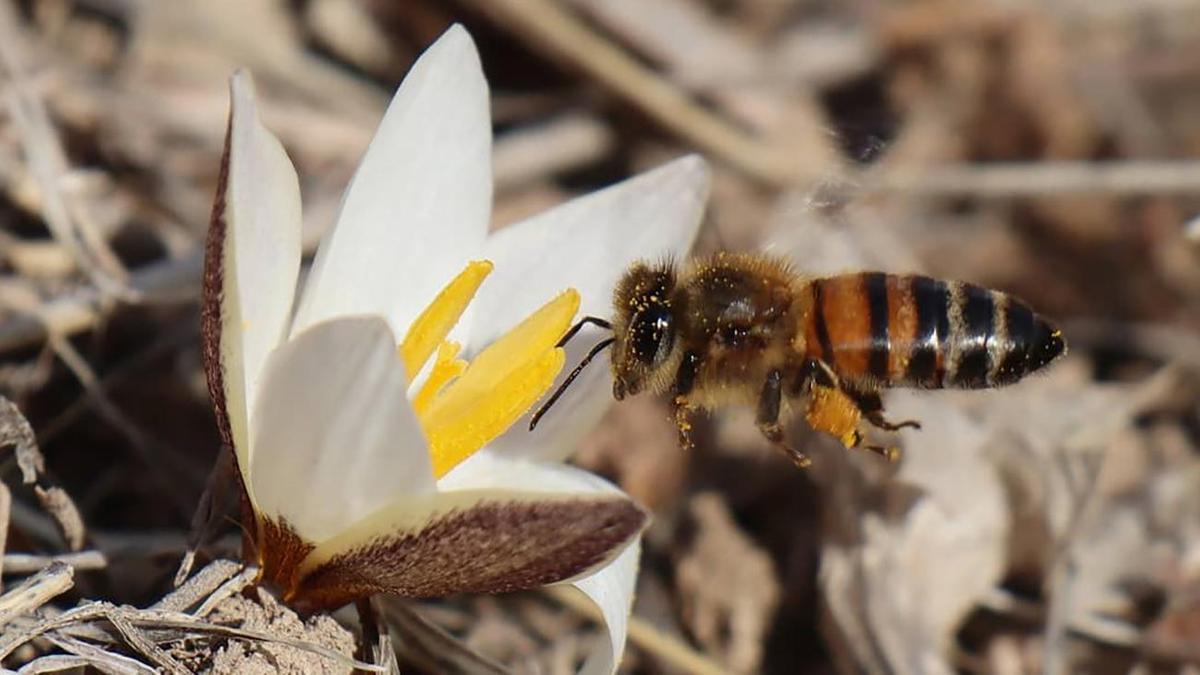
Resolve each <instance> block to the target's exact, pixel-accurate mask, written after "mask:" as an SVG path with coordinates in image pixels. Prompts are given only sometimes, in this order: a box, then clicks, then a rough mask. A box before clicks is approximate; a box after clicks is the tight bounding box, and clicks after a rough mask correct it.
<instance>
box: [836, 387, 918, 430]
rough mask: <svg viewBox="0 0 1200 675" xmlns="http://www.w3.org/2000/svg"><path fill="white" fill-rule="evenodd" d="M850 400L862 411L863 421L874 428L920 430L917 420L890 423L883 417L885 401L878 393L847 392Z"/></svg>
mask: <svg viewBox="0 0 1200 675" xmlns="http://www.w3.org/2000/svg"><path fill="white" fill-rule="evenodd" d="M846 393H847V394H848V395H849V396H850V398H852V399H854V402H855V404H857V405H858V409H859V410H860V411H862V416H863V419H865V420H866V421H868V422H870V423H871V424H873V425H874V426H876V427H878V428H880V429H883V430H884V431H899V430H901V429H906V428H908V429H920V428H921V423H920V422H918V421H917V420H904V421H903V422H889V421H888V420H887V418H885V417H884V416H883V400H882V399H881V398H880V397H879V392H877V391H868V392H862V391H851V390H849V389H847V390H846Z"/></svg>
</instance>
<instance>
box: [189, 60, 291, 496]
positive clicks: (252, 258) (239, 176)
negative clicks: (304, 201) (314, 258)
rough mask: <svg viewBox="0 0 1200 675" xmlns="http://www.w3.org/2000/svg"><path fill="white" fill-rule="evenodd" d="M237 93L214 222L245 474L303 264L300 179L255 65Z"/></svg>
mask: <svg viewBox="0 0 1200 675" xmlns="http://www.w3.org/2000/svg"><path fill="white" fill-rule="evenodd" d="M230 95H231V98H232V103H231V106H232V107H231V110H232V112H231V114H230V122H229V124H230V130H229V150H228V151H229V155H228V162H229V163H228V165H227V167H226V174H225V181H226V182H225V184H224V186H223V188H224V193H223V196H224V199H223V200H222V198H221V197H222V195H221V193H218V198H217V199H218V201H217V206H216V208H215V209H214V211H215V213H214V224H213V227H214V228H222V227H223V228H224V229H223V232H221V233H220V234H221V235H223V236H222V239H223V242H222V243H223V251H222V252H221V255H222V257H223V261H224V262H223V265H222V274H221V278H220V279H219V280H213V283H217V282H218V281H219V283H220V284H221V287H222V288H221V290H222V293H221V296H222V301H221V339H220V342H221V365H222V370H223V377H224V389H225V409H226V412H227V414H228V415H229V421H230V426H231V431H232V433H233V438H234V445H235V447H236V449H237V452H238V465H239V468H241V470H242V471H243V475H245V472H246V471H248V468H249V452H250V444H249V443H248V442H247V440H248V438H247V429H248V428H249V425H250V422H249V421H248V420H249V419H250V418H251V417H252V416H253V410H254V394H255V392H256V391H257V390H258V382H259V378H260V375H261V371H262V367H263V363H264V362H265V361H266V359H267V355H268V354H269V353H270V351H271V350H272V349H274V348H275V346H276V345H278V344H279V342H281V341H282V340H283V338H284V336H285V335H286V334H287V323H288V320H289V319H290V317H291V312H292V299H293V296H294V293H295V288H296V278H297V275H298V274H299V270H300V186H299V182H298V180H297V178H296V170H295V169H294V168H293V167H292V163H291V161H289V160H288V157H287V153H285V152H284V150H283V146H282V145H280V143H279V140H278V139H277V138H275V136H274V135H273V134H271V132H270V131H268V130H267V129H266V127H264V126H263V124H262V122H261V120H259V117H258V110H257V107H256V105H255V101H254V82H253V80H252V79H251V78H250V74H249V73H247V72H246V71H238V72H236V73H234V75H233V77H232V78H231V80H230ZM217 253H218V252H217V251H215V250H210V251H209V255H215V254H217ZM206 283H208V280H207V279H206Z"/></svg>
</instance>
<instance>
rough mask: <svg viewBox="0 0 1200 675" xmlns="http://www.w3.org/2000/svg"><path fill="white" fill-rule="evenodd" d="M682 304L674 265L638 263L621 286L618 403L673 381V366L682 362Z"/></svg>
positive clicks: (616, 296)
mask: <svg viewBox="0 0 1200 675" xmlns="http://www.w3.org/2000/svg"><path fill="white" fill-rule="evenodd" d="M681 301H682V299H681V298H679V297H677V294H676V293H675V270H674V267H673V265H672V264H671V263H670V262H663V263H659V264H656V265H653V266H651V265H647V264H646V263H641V262H639V263H635V264H634V265H633V266H632V267H630V268H629V271H627V272H626V273H625V276H623V277H622V278H621V281H620V283H618V284H617V288H616V291H615V292H614V293H613V310H614V311H613V338H614V339H615V342H614V343H613V357H612V370H613V397H615V398H616V399H617V400H618V401H619V400H621V399H623V398H625V397H626V396H633V395H635V394H637V393H639V392H641V391H642V390H644V389H646V388H647V386H649V387H651V388H652V389H659V388H661V384H662V383H665V382H669V381H670V378H671V376H672V375H673V373H672V369H671V367H670V365H671V363H673V362H677V361H678V355H677V354H676V352H677V351H678V350H677V349H676V346H677V345H678V340H677V339H676V332H677V330H678V328H679V327H678V325H677V323H676V317H677V316H679V315H680V314H679V313H680V311H681V310H682V307H680V306H679V304H680V303H681Z"/></svg>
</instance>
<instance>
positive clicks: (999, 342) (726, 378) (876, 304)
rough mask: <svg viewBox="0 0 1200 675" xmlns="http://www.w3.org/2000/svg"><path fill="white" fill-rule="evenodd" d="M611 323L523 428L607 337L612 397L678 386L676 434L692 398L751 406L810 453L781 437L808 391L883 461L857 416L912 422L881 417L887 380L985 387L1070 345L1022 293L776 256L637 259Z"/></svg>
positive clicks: (832, 428) (769, 431)
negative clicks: (827, 269) (792, 262)
mask: <svg viewBox="0 0 1200 675" xmlns="http://www.w3.org/2000/svg"><path fill="white" fill-rule="evenodd" d="M589 323H591V324H595V325H598V326H600V327H602V328H605V329H609V330H611V331H612V334H611V336H608V337H606V338H605V339H603V340H602V341H600V342H599V343H598V344H597V345H595V347H593V348H592V350H591V351H590V352H589V353H588V354H587V356H586V357H585V358H584V359H583V360H582V361H581V363H580V364H579V366H578V367H577V368H576V369H575V370H574V371H573V372H572V373H571V374H570V375H569V376H568V377H567V379H566V380H565V381H564V382H563V384H562V385H561V386H560V387H559V389H558V390H557V391H555V393H554V395H553V396H551V397H550V398H549V399H548V400H547V401H546V403H545V404H544V405H543V406H542V407H541V408H540V409H539V410H538V411H537V413H536V414H535V415H534V416H533V419H532V421H531V423H530V429H532V428H534V426H536V425H537V422H538V420H539V419H541V417H542V415H544V414H545V413H546V411H547V410H548V409H549V408H550V407H551V406H552V405H554V402H555V401H556V400H557V399H558V398H559V396H561V395H562V393H563V392H564V391H565V390H566V388H567V387H568V386H570V384H571V382H572V381H573V380H574V379H575V377H576V376H577V375H578V374H579V373H580V371H582V369H583V368H584V367H585V366H587V364H588V363H589V362H590V361H591V360H592V359H593V358H594V357H596V356H597V355H598V354H599V353H600V352H602V351H603V350H605V349H607V348H609V347H611V348H612V358H611V367H612V376H613V396H614V397H615V398H616V399H617V400H618V401H619V400H621V399H624V398H625V397H627V396H633V395H636V394H639V393H642V392H653V393H665V392H670V393H671V394H672V395H673V399H672V403H673V406H674V417H675V423H676V426H677V427H678V429H679V435H680V442H681V444H682V445H684V446H685V447H687V446H690V445H691V440H690V436H689V432H690V430H691V422H690V421H689V420H690V416H691V414H692V412H693V411H695V410H697V409H706V410H712V409H715V408H718V407H721V406H726V405H753V406H755V408H756V410H757V414H756V423H757V426H758V429H759V430H760V431H761V432H762V434H763V436H765V437H766V439H767V440H768V441H770V442H771V444H772V445H774V446H776V447H777V448H779V449H781V450H783V451H784V452H785V453H787V455H788V456H789V457H790V458H791V459H792V460H793V461H794V462H795V463H796V464H797V465H799V466H807V465H809V464H810V460H809V458H808V456H806V455H805V454H804V453H802V452H800V451H798V450H796V449H795V448H793V447H791V446H790V445H788V444H787V443H786V441H785V440H784V432H783V426H782V424H781V423H780V419H781V413H782V412H784V408H785V406H789V404H790V403H791V402H792V401H794V400H802V399H803V400H804V401H805V404H804V405H805V408H804V410H805V419H806V421H807V422H808V423H809V425H810V426H811V427H812V428H813V429H815V430H817V431H822V432H826V433H829V434H831V435H832V436H834V437H835V438H837V439H838V440H839V441H840V442H841V443H842V445H844V446H845V447H846V448H856V447H862V448H864V449H868V450H871V451H874V452H877V453H879V454H881V455H883V456H885V457H887V458H889V459H895V458H896V457H897V456H898V453H897V451H896V450H895V449H893V448H887V447H883V446H880V445H874V444H868V443H865V442H864V441H865V436H864V434H863V432H862V428H861V427H862V423H863V421H864V420H865V421H866V422H868V423H870V424H871V425H873V426H875V427H878V428H880V429H883V430H886V431H897V430H899V429H902V428H904V427H912V428H918V429H919V428H920V424H919V423H918V422H916V421H914V420H906V421H902V422H898V423H893V422H891V421H889V420H888V419H887V418H885V417H884V415H883V403H882V401H881V399H880V392H881V390H883V389H885V388H888V387H916V388H921V389H938V388H944V387H958V388H964V389H982V388H988V387H999V386H1002V385H1006V384H1011V383H1013V382H1016V381H1017V380H1020V379H1021V378H1022V377H1024V376H1025V375H1027V374H1029V373H1032V372H1034V371H1036V370H1039V369H1041V368H1042V367H1044V366H1045V365H1046V364H1048V363H1050V362H1051V361H1053V360H1054V359H1056V358H1058V357H1059V356H1061V355H1062V354H1063V353H1065V352H1066V349H1067V346H1066V341H1065V340H1064V338H1063V335H1062V332H1061V331H1059V330H1058V329H1057V328H1055V327H1054V326H1053V325H1051V324H1050V322H1048V321H1047V320H1046V319H1045V318H1043V317H1042V316H1040V315H1038V314H1037V313H1035V312H1034V311H1033V310H1032V309H1030V307H1029V306H1028V305H1027V304H1025V303H1024V302H1022V301H1020V300H1018V299H1016V298H1014V297H1012V296H1010V295H1007V294H1005V293H1001V292H999V291H993V290H989V289H987V288H983V287H980V286H976V285H973V284H969V283H964V282H957V281H940V280H937V279H932V278H930V277H926V276H920V275H901V274H885V273H882V272H852V273H847V274H839V275H835V276H829V277H820V278H809V277H805V276H802V275H799V274H797V273H796V272H794V271H793V270H792V269H791V268H790V267H789V265H788V264H787V263H786V262H785V261H783V260H780V259H777V258H773V257H769V256H766V255H761V254H738V253H717V254H716V255H714V256H712V257H710V258H706V259H699V260H694V261H691V262H690V263H688V264H686V265H685V266H683V267H682V268H677V267H676V266H675V265H674V264H672V263H671V262H669V261H668V262H662V263H658V264H650V263H645V262H639V263H635V264H634V265H633V266H631V267H630V268H629V269H628V270H627V271H626V272H625V274H624V276H623V277H622V279H621V281H620V283H618V285H617V287H616V289H615V291H614V293H613V316H612V321H611V322H610V321H607V320H605V319H602V318H598V317H591V316H589V317H584V318H583V319H582V320H580V321H579V322H578V323H577V324H576V325H575V326H573V327H572V328H571V330H570V331H568V332H567V334H566V335H565V336H564V337H563V339H562V341H561V342H560V344H565V343H566V342H567V341H568V340H570V339H571V338H572V337H573V336H574V335H575V334H576V333H578V332H579V330H580V329H581V328H582V327H583V326H584V325H586V324H589Z"/></svg>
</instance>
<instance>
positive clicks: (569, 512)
mask: <svg viewBox="0 0 1200 675" xmlns="http://www.w3.org/2000/svg"><path fill="white" fill-rule="evenodd" d="M646 520H647V516H646V513H645V512H644V511H643V510H642V509H641V508H639V507H638V506H637V505H636V504H634V503H633V502H632V501H630V500H628V499H624V498H603V499H547V500H545V501H528V502H526V501H485V502H480V503H478V504H476V505H474V506H472V507H470V508H466V509H460V510H455V511H450V512H448V513H446V514H444V515H441V516H438V517H436V518H434V519H433V520H431V521H430V522H429V523H427V524H426V525H425V526H424V527H423V528H422V529H421V530H420V531H417V532H395V533H394V534H393V535H390V536H389V535H385V536H381V537H377V538H375V539H373V540H371V541H369V542H366V543H364V544H363V545H362V546H359V547H356V548H353V549H350V550H349V551H347V552H345V553H342V554H339V555H336V556H334V557H332V558H330V559H329V560H328V561H326V562H325V563H323V564H321V565H319V566H318V567H317V568H316V569H314V570H313V571H312V572H311V573H309V574H307V575H306V576H305V577H304V578H303V579H302V580H301V581H300V584H299V586H298V587H297V588H296V589H295V592H294V593H293V594H292V595H293V597H294V599H295V601H296V602H297V604H299V605H300V606H302V607H311V608H313V609H323V608H334V607H340V606H341V605H344V604H346V603H348V602H352V601H354V600H356V599H359V598H363V597H366V596H368V595H371V594H374V593H394V594H396V595H400V596H405V597H415V598H432V597H445V596H450V595H457V594H459V593H506V592H510V591H519V590H525V589H529V588H536V587H538V586H544V585H546V584H551V583H554V582H558V581H563V580H566V579H571V578H573V577H575V576H578V575H580V574H582V573H583V572H586V571H588V570H589V569H592V568H594V567H596V566H597V565H599V564H601V563H603V562H605V561H606V560H609V559H611V558H612V557H613V556H614V555H615V554H616V553H618V552H619V550H620V548H621V547H622V546H623V545H624V544H626V543H627V542H629V541H630V540H631V539H632V538H633V537H635V536H637V534H638V533H639V532H640V531H641V529H642V527H643V526H644V525H645V524H646Z"/></svg>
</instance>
